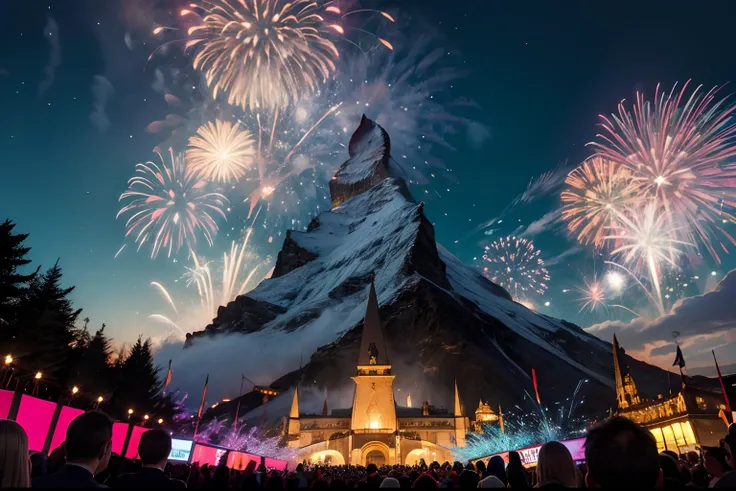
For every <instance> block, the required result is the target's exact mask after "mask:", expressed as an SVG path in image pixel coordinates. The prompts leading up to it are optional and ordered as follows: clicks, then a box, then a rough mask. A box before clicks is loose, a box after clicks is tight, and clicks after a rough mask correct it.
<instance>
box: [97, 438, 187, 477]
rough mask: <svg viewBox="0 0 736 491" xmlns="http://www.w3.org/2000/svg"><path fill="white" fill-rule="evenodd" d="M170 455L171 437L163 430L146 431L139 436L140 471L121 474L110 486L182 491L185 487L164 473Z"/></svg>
mask: <svg viewBox="0 0 736 491" xmlns="http://www.w3.org/2000/svg"><path fill="white" fill-rule="evenodd" d="M170 453H171V437H170V436H169V434H168V433H166V432H165V431H164V430H148V431H146V432H145V433H143V434H142V435H141V441H140V442H139V443H138V456H139V457H140V459H141V464H142V465H143V467H142V469H141V470H140V471H138V472H131V473H129V474H122V475H121V476H120V477H118V478H117V479H115V480H114V481H113V482H112V483H111V484H110V486H111V487H112V488H119V489H136V488H137V489H184V488H186V487H187V485H186V484H185V483H184V482H182V481H179V480H177V479H171V478H170V477H169V476H167V475H166V474H165V473H164V468H165V467H166V462H167V461H168V459H169V454H170Z"/></svg>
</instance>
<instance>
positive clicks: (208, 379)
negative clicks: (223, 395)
mask: <svg viewBox="0 0 736 491" xmlns="http://www.w3.org/2000/svg"><path fill="white" fill-rule="evenodd" d="M209 383H210V376H209V374H207V379H206V380H205V381H204V389H203V390H202V400H201V401H200V402H199V411H198V412H197V419H202V414H204V399H205V397H207V384H209Z"/></svg>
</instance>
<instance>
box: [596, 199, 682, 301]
mask: <svg viewBox="0 0 736 491" xmlns="http://www.w3.org/2000/svg"><path fill="white" fill-rule="evenodd" d="M620 222H621V228H620V229H617V230H616V231H615V233H614V234H613V235H610V236H607V237H606V240H613V241H620V245H618V247H616V248H615V249H614V250H613V251H612V252H611V253H612V255H614V256H619V257H620V258H621V260H622V262H623V263H624V264H625V265H626V266H628V268H631V269H633V270H634V271H635V272H644V271H645V272H646V273H647V275H648V279H649V282H650V284H651V287H652V291H651V292H649V291H647V293H648V294H649V296H650V298H651V299H652V300H653V301H654V303H655V305H656V306H657V309H658V310H659V313H660V315H664V313H665V311H664V305H663V303H662V291H661V285H660V279H661V278H662V275H663V274H664V267H665V266H669V267H671V268H674V269H677V268H679V265H678V263H677V259H678V258H679V257H680V256H681V255H682V254H683V250H682V247H683V246H691V245H692V244H690V243H688V242H685V241H682V240H679V239H677V238H676V237H677V233H678V229H677V228H674V227H673V226H672V222H671V217H669V216H668V215H667V214H666V213H663V211H662V209H661V208H660V207H658V206H657V205H656V203H648V204H647V205H646V206H645V207H644V208H643V209H641V208H634V209H630V210H628V212H626V213H623V214H621V215H620ZM617 243H619V242H617ZM627 271H628V270H627ZM632 276H633V273H632ZM634 278H636V277H635V276H634ZM637 281H638V280H637ZM639 283H640V282H639Z"/></svg>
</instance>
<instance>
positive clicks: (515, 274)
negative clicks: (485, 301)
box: [483, 237, 549, 299]
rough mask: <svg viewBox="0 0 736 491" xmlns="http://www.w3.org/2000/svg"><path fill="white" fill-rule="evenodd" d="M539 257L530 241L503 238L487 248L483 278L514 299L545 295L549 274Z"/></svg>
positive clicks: (537, 250)
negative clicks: (507, 292)
mask: <svg viewBox="0 0 736 491" xmlns="http://www.w3.org/2000/svg"><path fill="white" fill-rule="evenodd" d="M539 255H540V251H539V249H536V248H535V247H534V243H533V242H532V241H531V240H528V239H524V238H521V237H506V238H501V239H499V240H496V241H494V242H492V243H491V244H490V245H488V246H486V247H485V249H484V251H483V261H484V263H485V266H484V267H483V274H484V275H485V276H486V277H487V278H488V279H490V280H491V281H493V282H494V283H498V284H499V285H501V286H502V287H504V288H506V290H508V291H509V293H511V295H512V296H513V297H514V298H515V299H524V298H525V297H526V296H528V295H529V294H530V293H532V292H534V293H537V294H539V295H542V294H544V292H545V290H547V282H548V281H549V274H548V272H547V269H546V268H545V267H544V261H543V260H542V258H541V257H539Z"/></svg>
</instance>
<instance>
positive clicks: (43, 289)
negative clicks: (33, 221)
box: [13, 261, 82, 397]
mask: <svg viewBox="0 0 736 491" xmlns="http://www.w3.org/2000/svg"><path fill="white" fill-rule="evenodd" d="M61 277H62V272H61V267H60V266H59V263H58V261H57V263H56V264H55V265H54V266H53V267H52V268H50V269H49V270H47V271H46V272H45V273H43V274H42V275H37V276H36V277H35V278H33V279H32V280H31V282H30V284H29V288H28V291H27V292H26V295H25V296H24V298H23V299H22V300H21V302H20V304H19V312H18V318H17V321H16V324H15V326H14V327H15V329H14V333H13V334H14V336H15V339H14V343H13V344H14V345H15V346H14V348H13V349H14V351H13V352H14V353H16V356H17V357H18V359H19V367H20V369H21V370H22V371H24V372H26V373H27V374H30V373H35V372H36V371H42V372H43V374H44V378H43V380H44V386H45V387H46V389H49V388H52V389H55V390H52V391H50V392H48V395H49V396H52V397H53V395H54V393H57V394H58V393H63V392H65V391H66V390H67V389H68V387H67V385H68V380H67V377H68V376H69V375H71V373H69V372H70V371H71V370H70V367H73V366H74V365H73V359H72V357H73V355H74V354H75V350H74V347H75V346H76V343H77V341H78V339H79V331H78V330H77V328H76V326H75V324H76V321H77V318H78V317H79V314H80V313H81V311H82V310H81V309H75V308H74V305H73V303H72V301H71V299H69V295H70V294H71V292H72V291H74V287H69V288H63V287H62V286H61ZM76 354H80V353H79V351H78V350H77V352H76ZM70 362H72V363H70Z"/></svg>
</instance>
